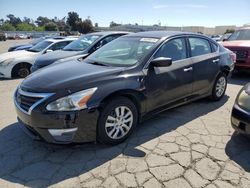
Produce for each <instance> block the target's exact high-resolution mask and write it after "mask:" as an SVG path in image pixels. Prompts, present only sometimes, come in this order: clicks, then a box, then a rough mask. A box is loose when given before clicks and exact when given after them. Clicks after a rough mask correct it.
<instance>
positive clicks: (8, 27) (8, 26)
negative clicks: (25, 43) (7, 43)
mask: <svg viewBox="0 0 250 188" xmlns="http://www.w3.org/2000/svg"><path fill="white" fill-rule="evenodd" d="M0 30H2V31H15V30H16V28H15V27H14V26H13V25H11V24H10V23H4V24H3V25H1V26H0Z"/></svg>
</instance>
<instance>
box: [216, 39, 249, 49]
mask: <svg viewBox="0 0 250 188" xmlns="http://www.w3.org/2000/svg"><path fill="white" fill-rule="evenodd" d="M221 44H222V45H223V46H224V47H249V48H250V40H234V41H225V42H222V43H221Z"/></svg>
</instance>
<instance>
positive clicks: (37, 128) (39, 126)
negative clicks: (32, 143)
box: [15, 103, 99, 144]
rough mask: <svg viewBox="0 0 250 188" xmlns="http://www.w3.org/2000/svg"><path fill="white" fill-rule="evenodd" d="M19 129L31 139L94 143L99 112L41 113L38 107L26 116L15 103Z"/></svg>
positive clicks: (66, 142) (57, 142)
mask: <svg viewBox="0 0 250 188" xmlns="http://www.w3.org/2000/svg"><path fill="white" fill-rule="evenodd" d="M15 107H16V112H17V116H18V117H17V119H18V122H19V125H20V127H21V128H22V129H23V130H24V132H26V133H27V134H28V135H29V136H30V137H32V138H33V139H36V140H39V139H42V140H44V141H46V142H49V143H56V144H68V143H83V142H93V141H96V125H97V119H98V116H99V112H98V111H97V110H95V111H89V110H87V109H85V110H81V111H77V112H43V111H42V110H41V109H40V108H41V107H40V108H39V106H38V107H36V108H35V109H33V110H32V112H31V114H30V115H29V114H26V113H24V112H23V111H21V110H20V107H17V104H16V103H15Z"/></svg>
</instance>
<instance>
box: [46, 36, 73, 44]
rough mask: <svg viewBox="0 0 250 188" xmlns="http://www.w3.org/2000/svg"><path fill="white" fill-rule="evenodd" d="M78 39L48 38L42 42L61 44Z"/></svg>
mask: <svg viewBox="0 0 250 188" xmlns="http://www.w3.org/2000/svg"><path fill="white" fill-rule="evenodd" d="M76 39H78V38H77V37H75V38H74V37H69V38H62V39H59V38H57V39H55V38H49V39H45V40H44V41H48V42H53V43H54V42H62V41H73V40H76Z"/></svg>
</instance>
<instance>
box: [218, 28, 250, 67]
mask: <svg viewBox="0 0 250 188" xmlns="http://www.w3.org/2000/svg"><path fill="white" fill-rule="evenodd" d="M222 45H223V46H224V47H226V48H228V49H229V50H231V51H233V52H234V53H235V54H236V55H237V57H236V63H235V70H238V71H250V28H243V29H240V30H237V31H235V32H234V33H233V34H232V35H231V36H230V37H229V38H228V40H227V41H225V42H223V43H222Z"/></svg>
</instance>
